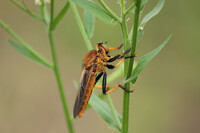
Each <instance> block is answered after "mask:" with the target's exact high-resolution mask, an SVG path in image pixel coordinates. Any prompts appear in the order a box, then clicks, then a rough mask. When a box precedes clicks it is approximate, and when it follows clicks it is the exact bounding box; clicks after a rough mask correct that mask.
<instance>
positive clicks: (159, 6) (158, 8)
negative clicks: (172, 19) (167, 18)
mask: <svg viewBox="0 0 200 133" xmlns="http://www.w3.org/2000/svg"><path fill="white" fill-rule="evenodd" d="M145 2H147V1H144V4H145ZM164 2H165V1H164V0H160V1H159V2H158V4H157V5H156V6H155V7H154V9H153V10H152V11H150V12H149V13H148V14H147V15H146V16H145V17H144V18H143V19H142V22H141V24H140V26H139V29H138V36H137V40H139V39H140V38H141V37H142V35H143V29H144V26H145V24H146V23H147V22H148V21H149V20H150V19H152V18H153V17H154V16H156V15H157V14H158V13H159V12H160V11H161V9H162V7H163V5H164ZM132 32H133V31H132V29H131V31H130V33H129V38H130V40H132V39H131V38H132Z"/></svg>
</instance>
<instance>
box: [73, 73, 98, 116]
mask: <svg viewBox="0 0 200 133" xmlns="http://www.w3.org/2000/svg"><path fill="white" fill-rule="evenodd" d="M95 79H96V73H93V74H92V75H91V76H90V78H89V79H88V83H87V87H86V89H87V90H86V92H85V94H84V99H83V102H82V105H81V109H80V111H79V113H78V114H77V115H78V116H79V118H80V117H81V116H82V115H83V113H84V111H85V108H86V107H87V104H88V101H89V99H90V96H91V94H92V90H93V87H94V83H95Z"/></svg>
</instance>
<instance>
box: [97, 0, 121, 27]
mask: <svg viewBox="0 0 200 133" xmlns="http://www.w3.org/2000/svg"><path fill="white" fill-rule="evenodd" d="M98 2H99V3H100V4H101V6H102V7H103V8H104V9H105V10H106V11H107V12H108V13H109V14H110V15H111V16H112V17H114V18H115V19H116V20H117V21H119V22H120V23H121V19H120V18H119V17H118V16H117V15H116V14H115V13H114V12H113V11H112V10H111V9H110V8H109V7H108V5H106V3H105V2H104V1H103V0H98Z"/></svg>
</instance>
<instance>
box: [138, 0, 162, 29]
mask: <svg viewBox="0 0 200 133" xmlns="http://www.w3.org/2000/svg"><path fill="white" fill-rule="evenodd" d="M164 3H165V0H160V1H159V2H158V4H157V5H156V6H155V7H154V9H153V10H152V11H151V12H149V13H148V14H147V15H146V16H145V17H144V18H143V19H142V22H141V24H140V27H144V25H145V24H146V23H147V22H148V21H149V20H150V19H151V18H153V17H154V16H156V15H157V14H158V13H159V12H160V11H161V9H162V7H163V5H164Z"/></svg>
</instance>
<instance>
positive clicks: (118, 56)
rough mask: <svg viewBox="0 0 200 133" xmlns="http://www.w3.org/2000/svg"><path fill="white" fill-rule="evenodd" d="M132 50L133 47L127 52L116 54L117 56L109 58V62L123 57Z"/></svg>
mask: <svg viewBox="0 0 200 133" xmlns="http://www.w3.org/2000/svg"><path fill="white" fill-rule="evenodd" d="M130 50H131V49H128V50H127V51H125V52H124V53H122V54H118V55H116V56H114V57H111V58H110V59H109V60H107V62H113V61H115V60H117V59H121V58H123V57H124V55H125V54H126V53H128V52H130ZM133 56H134V57H136V54H133ZM125 58H126V57H125Z"/></svg>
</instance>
